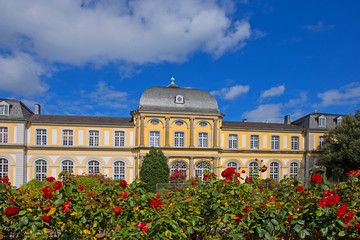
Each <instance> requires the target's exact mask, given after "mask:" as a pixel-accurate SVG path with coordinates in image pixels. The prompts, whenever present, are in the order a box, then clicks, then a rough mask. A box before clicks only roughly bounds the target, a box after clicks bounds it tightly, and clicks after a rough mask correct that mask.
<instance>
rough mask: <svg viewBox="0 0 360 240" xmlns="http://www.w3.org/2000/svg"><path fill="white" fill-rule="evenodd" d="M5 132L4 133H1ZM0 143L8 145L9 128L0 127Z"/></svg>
mask: <svg viewBox="0 0 360 240" xmlns="http://www.w3.org/2000/svg"><path fill="white" fill-rule="evenodd" d="M2 130H6V131H2ZM0 143H9V127H8V126H0Z"/></svg>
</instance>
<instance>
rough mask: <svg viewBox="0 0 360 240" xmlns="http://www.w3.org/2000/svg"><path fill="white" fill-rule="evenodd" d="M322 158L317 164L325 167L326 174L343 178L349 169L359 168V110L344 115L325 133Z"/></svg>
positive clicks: (335, 177)
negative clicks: (353, 113) (337, 123)
mask: <svg viewBox="0 0 360 240" xmlns="http://www.w3.org/2000/svg"><path fill="white" fill-rule="evenodd" d="M323 150H324V159H323V160H321V161H320V162H319V165H322V166H325V167H326V168H327V173H328V176H330V177H331V176H332V177H333V178H334V179H343V178H344V177H345V173H346V172H348V171H350V170H358V169H360V111H359V110H357V111H356V113H355V115H351V114H350V115H345V116H343V117H342V121H341V123H340V124H339V125H337V126H336V127H335V128H334V129H332V130H330V131H329V133H328V134H327V135H326V143H325V145H324V146H323Z"/></svg>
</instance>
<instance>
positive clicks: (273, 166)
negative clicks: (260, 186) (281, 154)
mask: <svg viewBox="0 0 360 240" xmlns="http://www.w3.org/2000/svg"><path fill="white" fill-rule="evenodd" d="M279 175H280V166H279V164H278V163H277V162H272V163H270V178H272V179H274V180H275V181H277V182H278V181H279V180H280V176H279Z"/></svg>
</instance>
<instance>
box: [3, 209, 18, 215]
mask: <svg viewBox="0 0 360 240" xmlns="http://www.w3.org/2000/svg"><path fill="white" fill-rule="evenodd" d="M18 213H19V208H18V207H8V208H6V209H5V215H6V216H7V217H11V216H14V215H16V214H18Z"/></svg>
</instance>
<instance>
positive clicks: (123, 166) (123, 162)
mask: <svg viewBox="0 0 360 240" xmlns="http://www.w3.org/2000/svg"><path fill="white" fill-rule="evenodd" d="M116 163H119V166H116ZM121 163H122V164H123V165H121ZM116 168H119V172H118V174H117V175H119V177H118V178H116V171H115V169H116ZM121 168H124V172H123V173H124V174H122V173H121ZM126 170H127V166H126V162H125V161H123V160H116V161H115V162H114V163H113V179H119V180H126ZM122 175H123V176H124V178H121V176H122Z"/></svg>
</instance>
